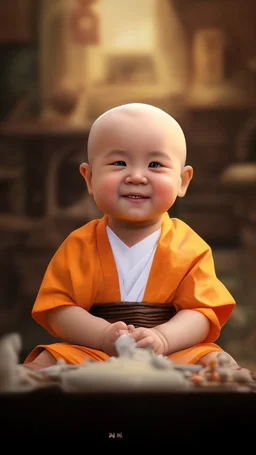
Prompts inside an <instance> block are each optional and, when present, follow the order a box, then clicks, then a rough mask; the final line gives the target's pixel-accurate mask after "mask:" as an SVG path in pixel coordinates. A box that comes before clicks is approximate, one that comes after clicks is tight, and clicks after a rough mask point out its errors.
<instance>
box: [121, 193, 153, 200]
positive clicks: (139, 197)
mask: <svg viewBox="0 0 256 455" xmlns="http://www.w3.org/2000/svg"><path fill="white" fill-rule="evenodd" d="M123 197H125V198H127V199H149V197H148V196H143V195H142V194H124V195H123Z"/></svg>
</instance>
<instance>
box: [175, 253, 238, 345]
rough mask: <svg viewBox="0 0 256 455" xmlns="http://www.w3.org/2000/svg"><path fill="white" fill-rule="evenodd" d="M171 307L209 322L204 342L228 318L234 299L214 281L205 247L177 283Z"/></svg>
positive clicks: (211, 339) (210, 338)
mask: <svg viewBox="0 0 256 455" xmlns="http://www.w3.org/2000/svg"><path fill="white" fill-rule="evenodd" d="M173 304H174V306H175V308H176V310H177V311H179V310H181V309H192V310H194V311H198V312H200V313H202V314H204V315H205V316H206V317H207V318H208V319H209V320H210V323H211V324H210V330H209V333H208V335H207V337H206V338H205V339H204V340H203V342H214V341H215V340H217V338H218V337H219V335H220V330H221V328H222V327H223V325H224V324H225V323H226V322H227V320H228V319H229V318H230V316H231V313H232V311H233V309H234V307H235V300H234V299H233V297H232V295H231V294H230V292H229V291H228V290H227V289H226V287H225V286H224V284H223V283H222V282H221V281H220V280H219V279H218V278H217V276H216V273H215V267H214V261H213V256H212V252H211V248H210V247H208V248H206V249H205V250H204V251H203V252H201V254H200V255H198V256H197V257H196V259H194V261H193V263H192V264H191V267H190V268H189V270H188V272H187V274H186V275H185V276H184V278H183V279H182V281H181V282H180V284H179V286H178V288H177V290H176V292H175V296H174V300H173Z"/></svg>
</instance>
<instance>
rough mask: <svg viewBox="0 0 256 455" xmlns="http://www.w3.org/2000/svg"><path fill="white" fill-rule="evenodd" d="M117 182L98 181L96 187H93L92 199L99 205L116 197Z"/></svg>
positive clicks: (112, 180) (109, 180)
mask: <svg viewBox="0 0 256 455" xmlns="http://www.w3.org/2000/svg"><path fill="white" fill-rule="evenodd" d="M117 191H118V188H117V182H116V180H115V179H111V178H107V179H100V177H99V179H98V181H97V183H96V185H93V194H94V198H95V200H96V203H97V201H99V203H102V202H103V203H106V204H107V203H108V202H110V201H111V200H112V199H113V197H115V196H116V195H117Z"/></svg>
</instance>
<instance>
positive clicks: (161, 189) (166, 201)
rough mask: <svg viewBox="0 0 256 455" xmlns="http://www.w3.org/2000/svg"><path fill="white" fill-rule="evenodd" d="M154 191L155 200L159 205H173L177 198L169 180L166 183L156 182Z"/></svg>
mask: <svg viewBox="0 0 256 455" xmlns="http://www.w3.org/2000/svg"><path fill="white" fill-rule="evenodd" d="M154 190H155V191H154V194H155V198H156V199H157V200H158V201H159V204H160V205H167V206H168V205H170V204H173V202H174V200H175V199H176V197H177V191H176V189H175V186H174V185H173V184H172V182H170V180H169V179H168V181H162V182H158V184H157V185H156V187H155V189H154Z"/></svg>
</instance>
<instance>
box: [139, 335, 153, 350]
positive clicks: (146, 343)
mask: <svg viewBox="0 0 256 455" xmlns="http://www.w3.org/2000/svg"><path fill="white" fill-rule="evenodd" d="M153 343H154V339H153V337H152V336H147V337H146V338H142V339H141V340H139V341H137V343H136V346H137V348H146V347H147V346H152V344H153Z"/></svg>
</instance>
